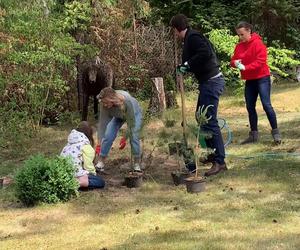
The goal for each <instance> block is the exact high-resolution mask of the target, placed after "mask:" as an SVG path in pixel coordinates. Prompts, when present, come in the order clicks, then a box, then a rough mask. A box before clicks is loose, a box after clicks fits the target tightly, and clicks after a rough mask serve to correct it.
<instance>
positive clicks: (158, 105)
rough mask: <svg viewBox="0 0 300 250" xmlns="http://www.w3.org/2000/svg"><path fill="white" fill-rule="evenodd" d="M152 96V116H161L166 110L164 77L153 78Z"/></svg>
mask: <svg viewBox="0 0 300 250" xmlns="http://www.w3.org/2000/svg"><path fill="white" fill-rule="evenodd" d="M152 81H153V85H152V96H151V99H150V104H149V112H150V113H151V114H156V115H157V114H161V113H162V112H163V111H164V110H165V109H166V97H165V91H164V80H163V78H162V77H155V78H152Z"/></svg>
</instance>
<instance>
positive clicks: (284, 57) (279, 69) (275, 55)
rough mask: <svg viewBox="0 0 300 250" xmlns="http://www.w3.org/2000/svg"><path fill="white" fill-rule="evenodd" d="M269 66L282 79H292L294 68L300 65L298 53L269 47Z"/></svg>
mask: <svg viewBox="0 0 300 250" xmlns="http://www.w3.org/2000/svg"><path fill="white" fill-rule="evenodd" d="M268 56H269V57H268V64H269V66H270V69H271V71H272V72H276V73H277V74H278V75H280V76H281V77H292V72H293V68H294V67H296V66H298V65H300V61H299V60H296V59H294V58H295V57H296V52H295V51H294V50H289V49H285V48H276V47H268Z"/></svg>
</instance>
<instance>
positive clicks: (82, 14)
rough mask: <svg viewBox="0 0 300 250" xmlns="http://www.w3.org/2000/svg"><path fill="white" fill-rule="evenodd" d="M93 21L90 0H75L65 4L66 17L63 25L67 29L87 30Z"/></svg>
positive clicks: (71, 30) (72, 30)
mask: <svg viewBox="0 0 300 250" xmlns="http://www.w3.org/2000/svg"><path fill="white" fill-rule="evenodd" d="M91 21H92V8H91V5H90V1H73V2H71V3H66V4H65V19H64V21H63V27H64V29H65V30H67V31H70V32H74V31H77V32H78V31H85V30H87V28H88V25H89V24H90V23H91Z"/></svg>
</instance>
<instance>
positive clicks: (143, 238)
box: [112, 228, 299, 250]
mask: <svg viewBox="0 0 300 250" xmlns="http://www.w3.org/2000/svg"><path fill="white" fill-rule="evenodd" d="M227 231H228V232H227V233H226V234H223V235H220V234H208V233H206V229H205V228H195V229H193V230H189V231H186V230H184V229H182V230H177V231H175V230H169V231H163V232H162V231H160V230H158V231H154V232H153V231H152V232H149V233H139V234H135V235H133V236H131V237H130V238H129V239H128V240H127V241H126V242H124V243H123V244H120V245H118V246H115V247H113V248H112V249H114V250H117V249H122V250H125V249H128V250H129V249H130V250H134V249H172V250H173V249H228V248H230V249H245V248H243V247H247V249H248V248H249V249H263V248H264V249H267V248H271V249H272V248H273V247H276V246H278V245H280V244H284V245H289V246H290V248H291V249H296V248H294V247H297V245H298V244H299V240H295V237H297V236H298V235H297V234H296V233H291V234H289V235H287V234H285V235H282V236H281V237H280V238H277V239H275V238H272V237H270V236H269V237H268V236H265V237H261V238H260V239H258V238H253V235H252V234H247V235H242V236H241V235H239V237H238V238H237V237H236V232H231V230H230V229H229V230H227ZM241 247H242V248H241Z"/></svg>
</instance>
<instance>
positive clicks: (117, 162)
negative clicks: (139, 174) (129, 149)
mask: <svg viewBox="0 0 300 250" xmlns="http://www.w3.org/2000/svg"><path fill="white" fill-rule="evenodd" d="M149 154H150V153H148V152H145V153H144V159H145V160H144V161H143V162H142V169H143V173H144V176H143V179H144V180H145V181H150V182H151V181H152V182H157V183H162V184H170V185H171V184H172V179H171V172H173V171H176V170H178V169H179V167H178V163H177V160H176V159H175V157H173V156H169V155H168V154H161V153H159V152H158V153H154V154H152V155H151V156H150V157H148V156H149ZM181 164H182V166H183V162H181ZM130 171H131V163H130V159H129V158H127V157H121V158H116V159H113V160H108V161H107V164H106V166H105V172H106V174H105V175H104V174H103V175H100V176H101V177H102V178H103V179H104V180H105V182H106V183H107V189H110V190H112V189H114V191H116V190H117V189H120V188H121V189H123V188H124V186H123V185H124V177H125V175H126V174H128V173H129V172H130Z"/></svg>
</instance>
